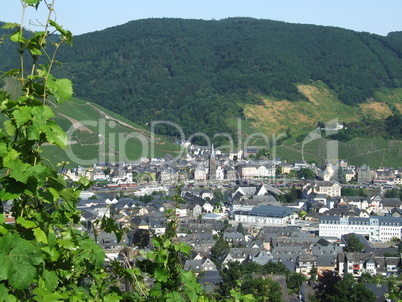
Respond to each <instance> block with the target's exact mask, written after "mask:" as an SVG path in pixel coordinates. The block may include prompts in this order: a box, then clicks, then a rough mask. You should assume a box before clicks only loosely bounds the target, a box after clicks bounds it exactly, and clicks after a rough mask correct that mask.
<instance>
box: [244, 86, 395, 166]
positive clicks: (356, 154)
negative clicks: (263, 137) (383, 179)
mask: <svg viewBox="0 0 402 302" xmlns="http://www.w3.org/2000/svg"><path fill="white" fill-rule="evenodd" d="M297 88H298V90H299V91H300V92H301V93H302V94H304V95H305V96H306V97H307V98H308V99H309V100H310V101H309V102H289V101H286V100H282V101H277V100H273V99H268V98H266V99H265V100H264V105H246V107H245V114H246V116H247V118H248V119H249V120H250V121H252V122H251V123H250V124H251V125H250V127H252V128H254V129H258V130H256V131H260V132H262V133H265V134H267V133H268V134H272V133H280V132H284V131H286V129H288V128H289V129H290V133H291V135H292V136H291V137H290V138H288V139H287V140H286V141H285V142H284V143H283V144H282V145H281V146H278V147H276V149H275V151H276V156H278V157H281V158H283V159H287V160H289V161H295V160H303V159H304V160H306V161H308V162H315V163H317V164H320V163H323V162H324V161H325V160H326V159H327V157H328V156H327V151H328V150H327V141H326V140H325V139H322V138H320V139H316V140H313V141H311V142H308V143H307V144H305V145H304V147H303V143H302V142H299V143H297V142H296V138H297V137H298V136H299V135H306V134H308V133H310V132H311V131H313V130H314V129H315V128H316V127H317V122H319V121H323V122H324V123H327V122H329V121H331V120H334V119H337V121H338V122H339V123H347V122H352V121H356V122H358V121H360V120H361V119H362V118H363V117H364V116H365V117H370V118H386V117H387V116H389V115H390V114H391V113H392V112H391V108H392V106H395V107H396V108H398V109H399V110H400V111H401V112H402V101H401V100H402V88H401V89H393V90H389V91H388V92H378V93H376V95H375V98H374V99H373V100H371V101H369V102H367V103H364V104H361V105H360V106H356V107H351V106H347V105H345V104H343V103H341V102H340V101H339V100H338V99H337V95H336V94H335V93H334V92H332V91H331V90H330V89H329V88H328V87H327V86H326V85H325V84H324V83H322V82H314V83H312V84H310V85H297ZM388 104H390V105H388ZM401 144H402V142H400V141H387V140H385V139H383V138H380V137H378V138H355V139H353V140H351V141H349V142H338V150H337V152H338V157H339V159H348V160H349V163H350V164H352V165H357V166H360V165H363V164H369V165H371V166H372V167H380V166H391V167H396V168H397V167H400V166H402V145H401ZM302 149H303V150H302ZM272 152H274V150H271V153H272ZM330 152H331V151H330Z"/></svg>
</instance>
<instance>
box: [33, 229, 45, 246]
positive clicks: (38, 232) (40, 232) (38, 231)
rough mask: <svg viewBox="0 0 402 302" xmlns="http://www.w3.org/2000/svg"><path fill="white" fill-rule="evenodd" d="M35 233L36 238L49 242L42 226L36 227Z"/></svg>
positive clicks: (39, 240)
mask: <svg viewBox="0 0 402 302" xmlns="http://www.w3.org/2000/svg"><path fill="white" fill-rule="evenodd" d="M33 233H34V236H35V238H36V241H38V242H42V243H44V244H47V237H46V234H45V232H44V231H43V230H41V229H40V228H34V229H33Z"/></svg>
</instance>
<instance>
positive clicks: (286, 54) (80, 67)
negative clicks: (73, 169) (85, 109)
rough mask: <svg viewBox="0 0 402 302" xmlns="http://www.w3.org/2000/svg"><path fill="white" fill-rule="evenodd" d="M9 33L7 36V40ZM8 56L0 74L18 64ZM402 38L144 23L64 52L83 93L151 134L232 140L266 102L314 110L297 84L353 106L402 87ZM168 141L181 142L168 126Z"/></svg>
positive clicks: (276, 27) (244, 21) (97, 35)
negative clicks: (247, 115) (318, 87)
mask: <svg viewBox="0 0 402 302" xmlns="http://www.w3.org/2000/svg"><path fill="white" fill-rule="evenodd" d="M1 36H2V34H1V33H0V37H1ZM3 51H7V48H5V50H0V71H1V70H7V69H8V68H9V66H8V64H7V63H8V62H9V61H10V60H11V59H10V58H9V56H8V57H7V56H6V54H5V53H4V52H3ZM401 57H402V37H401V33H399V32H395V33H390V34H389V35H388V36H386V37H384V36H379V35H374V34H369V33H365V32H354V31H351V30H345V29H341V28H335V27H325V26H315V25H302V24H290V23H284V22H278V21H270V20H257V19H252V18H230V19H224V20H220V21H215V20H211V21H203V20H185V19H145V20H139V21H132V22H129V23H127V24H125V25H121V26H116V27H113V28H108V29H106V30H102V31H98V32H93V33H89V34H84V35H80V36H76V37H75V38H74V47H72V48H68V47H67V48H64V49H63V50H62V51H61V52H60V53H59V60H60V61H61V62H63V63H64V64H63V68H62V69H61V70H60V71H59V72H58V75H59V76H63V77H64V76H65V77H68V78H71V79H72V81H73V84H74V93H75V95H76V96H78V97H81V98H83V99H85V100H88V101H93V102H96V103H99V104H100V105H102V106H104V107H106V108H108V109H111V110H113V111H115V112H117V113H119V114H121V115H123V116H124V117H126V118H128V119H130V120H133V121H135V122H137V123H140V124H143V125H146V124H147V123H150V122H151V121H155V120H169V121H171V122H174V123H177V124H178V125H180V126H181V127H183V130H184V131H185V133H186V134H193V133H195V132H198V131H201V132H204V133H206V134H208V135H213V134H215V133H218V132H222V131H225V132H228V133H230V131H231V130H230V128H229V126H227V124H226V120H227V118H229V117H241V118H242V117H244V114H243V105H244V104H247V103H259V102H260V101H261V97H262V96H269V97H273V98H277V99H288V100H290V101H308V100H307V99H306V98H305V97H304V96H303V95H302V94H300V93H299V92H298V90H297V88H296V86H295V83H309V82H310V81H312V80H313V81H316V80H320V81H323V82H325V83H326V84H327V85H328V86H329V87H330V88H331V89H332V90H333V91H335V92H336V93H337V96H338V97H339V99H340V100H341V101H342V102H344V103H345V104H348V105H357V104H359V103H362V102H365V101H366V99H367V98H369V97H372V96H373V94H374V92H375V91H376V90H379V89H381V88H383V87H402V60H401ZM158 131H159V132H160V133H164V134H169V135H174V134H177V129H176V128H175V127H169V126H162V127H159V128H158Z"/></svg>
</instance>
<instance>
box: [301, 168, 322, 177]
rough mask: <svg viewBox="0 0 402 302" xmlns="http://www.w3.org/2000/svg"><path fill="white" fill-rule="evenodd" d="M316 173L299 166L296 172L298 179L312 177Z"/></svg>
mask: <svg viewBox="0 0 402 302" xmlns="http://www.w3.org/2000/svg"><path fill="white" fill-rule="evenodd" d="M316 176H317V175H316V174H315V173H314V172H313V171H312V170H311V169H309V168H301V169H300V170H298V171H297V172H296V177H297V178H299V179H314V178H315V177H316Z"/></svg>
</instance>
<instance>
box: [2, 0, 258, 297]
mask: <svg viewBox="0 0 402 302" xmlns="http://www.w3.org/2000/svg"><path fill="white" fill-rule="evenodd" d="M41 1H42V0H21V3H22V7H23V16H24V15H25V10H26V9H28V8H31V7H33V8H36V9H37V8H38V7H39V5H40V4H41ZM47 8H48V9H49V18H48V20H47V21H46V23H45V26H44V30H42V31H40V32H33V33H28V32H26V31H25V30H24V29H23V22H22V24H10V23H8V24H6V25H5V28H8V29H14V30H15V31H14V32H13V33H12V34H11V35H10V39H11V41H13V42H15V43H17V44H18V52H19V54H20V67H19V68H18V69H13V70H11V71H9V72H7V73H5V74H4V75H3V77H8V78H14V79H17V80H18V81H19V83H20V84H21V95H20V96H18V97H15V98H14V97H13V98H12V97H11V96H10V94H8V93H7V92H4V91H0V112H1V114H2V115H3V116H4V117H5V118H6V120H5V122H4V124H3V128H1V129H0V170H1V178H0V205H1V206H0V301H109V302H113V301H214V300H216V299H220V298H219V297H211V296H208V295H206V294H205V293H204V292H203V290H202V288H201V286H200V285H199V284H198V283H197V281H196V278H195V276H194V274H193V273H192V272H186V271H184V270H183V267H182V261H183V259H184V258H185V257H188V256H189V253H190V247H189V246H188V245H186V244H184V243H180V242H178V241H177V238H176V233H175V229H176V222H177V218H176V217H175V214H174V213H170V215H171V217H170V228H169V230H168V231H167V232H166V233H165V234H164V235H163V236H160V237H154V238H153V239H152V243H153V247H154V248H153V249H152V250H151V251H148V252H146V253H143V254H142V255H141V258H135V259H133V260H132V259H128V258H126V257H125V256H124V254H122V257H123V258H122V260H121V261H114V262H112V263H111V265H109V266H108V267H106V266H105V253H104V252H103V250H102V249H101V248H100V247H99V246H98V245H97V244H96V243H95V241H94V240H93V239H91V238H90V237H89V236H88V234H87V233H84V232H81V231H78V230H77V229H76V228H75V226H76V225H77V224H78V223H79V222H80V217H81V216H80V212H79V211H78V210H77V207H76V204H77V202H78V197H79V193H80V191H81V190H82V189H85V188H88V187H89V186H90V185H91V183H90V181H89V180H88V179H86V178H82V179H80V180H79V181H78V182H77V183H76V185H75V186H73V187H69V186H68V185H67V182H66V180H65V178H64V176H63V175H60V174H59V173H58V171H57V170H56V167H53V166H49V165H47V161H46V159H45V158H43V157H42V156H41V148H42V146H43V145H44V144H52V145H56V146H59V147H61V148H64V147H66V135H65V133H64V132H63V130H62V129H61V128H60V126H59V125H57V124H56V123H55V122H54V120H53V118H54V116H55V115H54V113H53V111H52V109H51V108H50V107H49V106H48V105H47V102H48V98H49V97H53V98H55V100H56V101H57V102H60V101H61V100H68V99H69V98H70V97H71V96H72V84H71V81H70V80H68V79H56V78H55V77H53V76H52V74H51V70H52V66H53V64H54V63H55V56H56V53H57V51H58V49H59V47H60V46H61V45H62V44H65V43H68V44H71V42H72V36H71V33H70V32H69V31H66V30H64V29H63V28H62V27H61V26H60V25H58V24H57V23H56V22H55V21H54V20H52V19H51V18H52V16H53V12H54V1H53V2H52V3H51V4H48V5H47ZM50 32H52V34H53V33H57V34H58V35H56V38H58V39H59V40H58V42H54V43H53V47H52V49H53V52H52V53H49V52H48V50H47V49H48V48H47V44H48V41H49V37H50V36H51V35H52V34H51V33H50ZM52 40H54V39H53V38H52ZM39 61H41V64H38V62H39ZM42 61H46V63H44V62H42ZM27 62H29V64H28V63H27ZM28 65H29V66H28ZM26 70H29V71H28V72H27V73H26ZM176 198H177V202H178V201H179V197H178V196H177V197H176ZM8 202H12V207H11V211H10V212H5V211H4V209H3V204H5V203H8ZM6 218H14V219H15V223H13V224H7V223H6ZM95 228H97V229H99V230H100V231H106V232H114V233H115V234H116V236H117V237H118V238H119V239H120V238H121V236H122V233H121V231H120V230H119V229H117V227H116V225H115V223H114V221H113V220H112V219H110V218H106V217H105V218H103V219H101V220H100V221H98V223H97V224H96V225H95ZM109 268H110V269H111V270H109ZM122 285H126V290H122ZM222 299H224V300H225V301H253V297H252V296H250V295H245V296H243V295H241V294H240V293H239V292H238V291H235V290H232V291H231V292H230V296H228V297H225V298H222Z"/></svg>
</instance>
